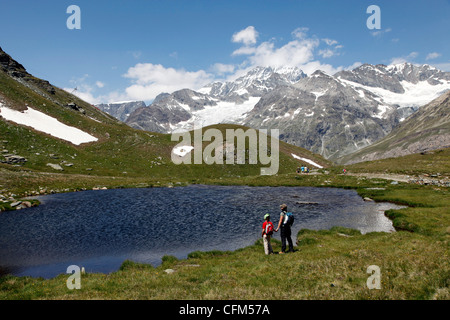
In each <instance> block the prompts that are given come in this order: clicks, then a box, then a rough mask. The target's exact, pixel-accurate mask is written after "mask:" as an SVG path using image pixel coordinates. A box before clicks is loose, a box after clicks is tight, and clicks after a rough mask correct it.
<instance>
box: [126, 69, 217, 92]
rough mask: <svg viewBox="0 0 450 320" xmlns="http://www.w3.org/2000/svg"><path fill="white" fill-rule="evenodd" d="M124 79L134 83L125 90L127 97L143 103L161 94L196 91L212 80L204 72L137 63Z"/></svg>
mask: <svg viewBox="0 0 450 320" xmlns="http://www.w3.org/2000/svg"><path fill="white" fill-rule="evenodd" d="M124 77H126V78H129V79H132V81H133V82H134V84H133V85H131V86H129V87H128V88H126V90H125V91H126V94H127V96H128V97H129V98H130V99H132V100H134V99H136V100H144V101H145V100H153V99H154V98H155V97H156V96H157V95H158V94H160V93H162V92H168V93H172V92H174V91H176V90H180V89H184V88H189V89H193V90H197V89H199V88H201V87H202V86H204V85H206V84H208V83H210V82H211V81H212V80H213V75H212V74H209V73H207V72H205V71H204V70H199V71H195V72H190V71H186V70H184V69H174V68H165V67H164V66H162V65H160V64H157V65H155V64H152V63H138V64H136V65H135V66H134V67H131V68H129V69H128V72H127V73H126V74H125V75H124Z"/></svg>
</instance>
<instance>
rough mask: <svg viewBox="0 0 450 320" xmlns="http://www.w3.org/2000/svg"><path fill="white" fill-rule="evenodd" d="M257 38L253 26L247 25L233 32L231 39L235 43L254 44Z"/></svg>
mask: <svg viewBox="0 0 450 320" xmlns="http://www.w3.org/2000/svg"><path fill="white" fill-rule="evenodd" d="M257 38H258V32H257V31H256V30H255V27H253V26H248V27H247V28H245V29H243V30H241V31H239V32H236V33H235V34H233V37H232V38H231V39H232V41H233V42H235V43H243V44H244V45H246V46H249V45H253V44H255V43H256V39H257Z"/></svg>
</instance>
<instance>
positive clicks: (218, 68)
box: [211, 63, 236, 75]
mask: <svg viewBox="0 0 450 320" xmlns="http://www.w3.org/2000/svg"><path fill="white" fill-rule="evenodd" d="M235 68H236V67H235V66H234V65H232V64H223V63H215V64H214V65H213V66H212V67H211V69H212V71H213V72H214V73H216V74H218V75H224V74H225V73H232V72H233V71H234V70H235Z"/></svg>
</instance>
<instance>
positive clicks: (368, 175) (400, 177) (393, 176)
mask: <svg viewBox="0 0 450 320" xmlns="http://www.w3.org/2000/svg"><path fill="white" fill-rule="evenodd" d="M346 174H347V175H349V176H356V177H366V178H369V179H385V180H395V181H399V182H409V181H410V180H411V179H415V178H416V177H415V176H410V175H406V174H392V173H346Z"/></svg>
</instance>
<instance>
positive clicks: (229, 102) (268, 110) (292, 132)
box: [126, 63, 450, 159]
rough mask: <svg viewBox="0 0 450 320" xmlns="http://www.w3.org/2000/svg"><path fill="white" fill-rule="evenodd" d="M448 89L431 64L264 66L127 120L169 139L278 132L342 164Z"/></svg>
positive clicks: (447, 79) (164, 97)
mask: <svg viewBox="0 0 450 320" xmlns="http://www.w3.org/2000/svg"><path fill="white" fill-rule="evenodd" d="M447 90H450V73H449V72H442V71H440V70H438V69H436V68H434V67H431V66H429V65H422V66H416V65H413V64H409V63H404V64H397V65H389V66H385V65H369V64H364V65H361V66H359V67H357V68H355V69H353V70H351V71H341V72H338V73H336V74H334V75H328V74H326V73H324V72H322V71H316V72H314V73H313V74H311V75H309V76H306V75H305V74H304V73H303V72H302V71H301V70H300V69H298V68H287V67H286V68H277V69H276V68H262V67H257V68H255V69H252V70H250V71H249V72H248V73H247V74H245V75H244V76H242V77H239V78H238V79H236V80H234V81H228V82H214V83H211V84H209V85H207V86H205V87H204V88H202V89H200V90H198V91H192V90H188V89H184V90H179V91H176V92H174V93H172V94H161V95H160V96H158V97H157V99H155V101H154V102H153V104H152V105H150V106H149V107H146V108H138V109H137V110H136V111H135V112H133V113H132V114H131V115H130V117H129V118H128V119H127V121H126V122H127V123H128V124H129V125H131V126H133V127H135V128H139V129H144V130H150V131H157V132H165V133H170V132H176V131H186V130H192V129H193V127H194V124H195V125H197V126H206V125H211V124H216V123H224V122H226V123H236V124H242V125H246V126H250V127H253V128H256V129H279V130H280V134H281V136H280V138H281V139H282V140H284V141H286V142H288V143H291V144H294V145H297V146H301V147H304V148H306V149H309V150H310V151H313V152H316V153H320V154H321V155H323V156H324V157H326V158H330V159H337V158H339V157H342V156H344V155H346V154H349V153H352V152H354V151H356V150H359V149H361V148H363V147H366V146H368V145H370V144H372V143H374V142H375V141H377V140H379V139H381V138H383V137H384V136H386V135H387V134H388V133H389V132H391V131H392V129H393V128H394V127H396V126H397V125H398V124H399V123H400V122H402V121H403V120H404V119H406V118H407V117H408V116H410V115H411V114H413V113H414V112H415V111H416V110H417V109H418V108H419V107H420V106H422V105H425V104H427V103H429V102H430V101H431V100H433V99H435V98H437V97H438V96H439V95H440V94H442V93H444V92H445V91H447Z"/></svg>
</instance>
